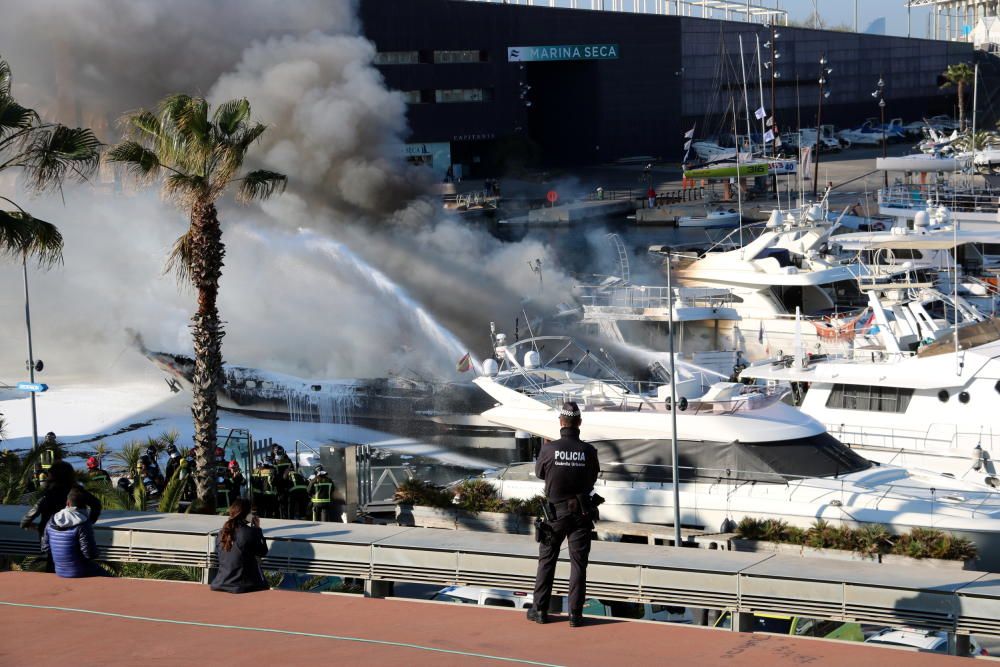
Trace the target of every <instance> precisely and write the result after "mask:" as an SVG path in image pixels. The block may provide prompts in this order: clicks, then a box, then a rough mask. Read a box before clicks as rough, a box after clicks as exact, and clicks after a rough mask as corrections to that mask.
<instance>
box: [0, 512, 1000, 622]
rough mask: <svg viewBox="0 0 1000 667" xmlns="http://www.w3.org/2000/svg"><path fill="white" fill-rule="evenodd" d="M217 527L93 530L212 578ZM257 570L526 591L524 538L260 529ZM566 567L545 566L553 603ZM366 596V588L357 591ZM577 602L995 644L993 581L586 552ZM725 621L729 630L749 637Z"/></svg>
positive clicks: (129, 522)
mask: <svg viewBox="0 0 1000 667" xmlns="http://www.w3.org/2000/svg"><path fill="white" fill-rule="evenodd" d="M26 509H27V508H25V507H19V506H0V553H2V554H6V555H31V554H35V553H37V549H38V542H37V535H36V534H35V532H34V531H25V530H22V529H21V528H19V527H18V520H19V519H20V516H21V514H22V513H23V512H24V511H25V510H26ZM222 523H223V518H222V517H205V516H190V515H178V514H174V515H164V514H153V513H139V512H131V513H130V512H107V513H105V514H104V515H102V518H101V521H100V522H99V523H98V524H97V525H96V526H95V533H96V538H97V542H98V545H99V547H98V549H99V553H100V557H101V559H102V560H110V561H117V562H134V563H181V564H185V565H193V566H196V567H203V568H212V567H215V565H216V563H217V561H216V558H215V553H214V543H215V536H216V534H217V532H218V530H219V529H220V528H221V526H222ZM263 524H264V525H263V528H264V535H265V537H266V538H267V540H268V543H269V547H270V551H269V553H268V555H267V557H266V558H264V559H263V566H264V567H265V568H266V569H273V570H279V571H283V572H295V573H304V574H313V575H323V576H341V577H356V578H360V579H364V580H366V581H367V582H369V583H373V582H384V581H405V582H414V583H426V584H435V585H440V586H449V585H468V586H489V587H497V588H504V589H513V590H531V588H532V587H533V585H534V577H535V568H536V562H537V554H538V547H537V545H536V544H535V541H534V538H533V537H531V536H527V535H507V534H496V533H485V532H475V531H445V530H438V529H432V528H406V527H401V526H374V525H363V524H330V523H308V522H302V521H279V520H264V522H263ZM568 579H569V562H568V557H567V556H566V555H564V556H563V557H562V558H561V559H560V561H559V564H558V566H557V568H556V577H555V586H554V592H555V593H556V594H557V595H565V594H566V593H567V592H568V584H569V581H568ZM368 588H370V589H371V590H373V592H375V591H376V587H375V586H369V587H368ZM587 592H588V594H590V595H593V596H594V597H598V598H601V599H609V600H628V601H639V602H649V603H656V604H668V605H681V606H694V607H702V608H708V609H726V610H731V611H733V612H735V613H737V614H753V613H761V612H777V613H786V614H795V615H801V616H809V617H813V618H826V619H833V620H840V621H847V622H858V623H877V624H881V625H908V626H916V627H921V628H928V629H933V630H944V631H946V632H949V633H954V634H969V633H981V634H987V635H1000V574H994V573H987V572H975V571H967V570H951V569H938V568H932V567H917V566H897V565H894V566H893V567H885V566H883V565H879V564H875V563H867V562H861V561H855V562H850V563H845V562H843V561H836V560H827V559H820V558H803V557H798V556H787V555H777V554H774V553H773V552H772V553H750V552H735V551H717V550H708V549H690V548H684V549H677V548H669V547H661V546H650V545H642V544H626V543H611V542H595V543H594V544H593V547H592V550H591V554H590V567H589V569H588V582H587ZM740 626H743V624H742V623H734V624H733V627H734V629H749V628H746V626H743V628H740Z"/></svg>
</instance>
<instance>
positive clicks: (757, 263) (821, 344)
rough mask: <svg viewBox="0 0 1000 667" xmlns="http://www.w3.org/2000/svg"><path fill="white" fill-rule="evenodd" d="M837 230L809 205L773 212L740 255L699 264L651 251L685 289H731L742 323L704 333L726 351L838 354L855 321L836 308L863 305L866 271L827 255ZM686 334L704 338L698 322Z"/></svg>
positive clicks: (715, 256) (717, 254) (723, 254)
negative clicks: (800, 348) (801, 348)
mask: <svg viewBox="0 0 1000 667" xmlns="http://www.w3.org/2000/svg"><path fill="white" fill-rule="evenodd" d="M837 229H838V224H837V223H835V222H834V223H831V222H830V221H829V220H828V219H827V213H826V211H825V210H824V209H823V208H822V207H821V206H819V205H814V206H811V207H809V208H808V209H803V210H796V211H788V212H780V211H774V212H773V213H772V214H771V217H770V219H769V220H768V222H767V224H766V225H765V227H764V229H763V231H761V233H760V234H759V235H758V236H757V237H756V238H755V239H753V240H752V241H750V242H749V243H747V244H746V245H745V246H743V247H742V248H737V249H733V250H718V251H709V252H707V253H706V254H704V255H702V256H701V257H690V256H683V255H679V254H677V253H674V252H673V251H671V250H669V249H663V248H662V247H653V248H651V249H650V250H651V252H659V253H661V254H663V255H665V262H667V261H669V262H671V263H672V270H673V272H674V276H675V277H676V281H677V284H679V285H681V286H682V287H699V288H715V289H727V290H729V292H730V294H731V296H730V301H731V305H732V308H733V309H734V310H735V311H736V313H737V314H738V315H739V319H738V320H719V321H718V322H717V323H716V322H712V323H710V324H707V325H706V326H711V327H713V328H714V329H717V330H718V331H719V332H720V333H719V335H720V336H722V337H723V338H725V339H727V340H728V341H729V344H728V345H727V346H728V347H731V348H732V349H735V350H738V351H740V352H741V353H743V354H744V355H745V356H746V357H747V358H748V359H751V360H756V359H763V358H767V357H770V356H772V355H774V354H776V353H778V352H779V351H784V352H788V351H790V350H792V349H793V347H795V346H796V345H798V341H799V340H801V341H802V344H803V345H805V347H806V348H807V349H808V350H809V351H810V352H816V353H827V352H836V351H842V350H843V349H845V348H846V344H847V340H848V339H849V338H850V337H853V331H854V326H855V324H856V323H857V317H858V314H859V313H858V312H856V309H854V308H851V307H848V308H846V309H841V307H840V303H844V302H847V304H848V305H849V306H850V305H851V304H854V305H863V300H862V297H861V295H860V294H859V293H858V290H857V282H858V279H859V278H862V277H866V276H867V275H868V273H869V270H868V268H867V267H866V266H863V265H858V264H856V263H854V262H849V261H845V260H843V259H842V258H840V257H838V256H835V255H832V254H830V252H829V246H830V243H831V236H832V234H833V232H834V231H835V230H837ZM835 297H836V300H835ZM838 302H840V303H838ZM688 328H689V330H690V331H692V334H694V335H700V336H702V337H705V336H708V335H709V334H708V333H706V332H699V331H698V325H697V323H692V324H691V325H689V327H688ZM848 334H850V336H849V335H848ZM712 335H714V332H713V334H712Z"/></svg>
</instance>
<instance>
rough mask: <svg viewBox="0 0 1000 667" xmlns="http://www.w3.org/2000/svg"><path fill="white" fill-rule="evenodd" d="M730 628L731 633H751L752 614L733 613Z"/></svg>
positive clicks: (743, 612)
mask: <svg viewBox="0 0 1000 667" xmlns="http://www.w3.org/2000/svg"><path fill="white" fill-rule="evenodd" d="M730 627H731V628H732V630H733V632H753V614H752V613H750V612H745V611H734V612H733V622H732V623H730Z"/></svg>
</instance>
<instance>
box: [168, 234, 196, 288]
mask: <svg viewBox="0 0 1000 667" xmlns="http://www.w3.org/2000/svg"><path fill="white" fill-rule="evenodd" d="M191 257H192V250H191V237H190V235H189V234H188V232H185V233H184V234H182V235H181V236H180V237H179V238H178V239H177V240H176V241H174V247H173V248H172V249H171V250H170V255H169V256H168V257H167V264H166V266H165V267H164V269H163V272H164V273H173V274H175V275H176V276H177V282H179V283H187V282H188V280H189V279H190V277H191Z"/></svg>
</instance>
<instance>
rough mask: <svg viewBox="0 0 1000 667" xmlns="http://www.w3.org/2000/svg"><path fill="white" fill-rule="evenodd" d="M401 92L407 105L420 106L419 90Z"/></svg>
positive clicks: (421, 99)
mask: <svg viewBox="0 0 1000 667" xmlns="http://www.w3.org/2000/svg"><path fill="white" fill-rule="evenodd" d="M402 92H403V100H404V101H405V102H406V103H407V104H420V103H421V102H422V101H423V98H422V97H421V95H420V91H419V90H404V91H402Z"/></svg>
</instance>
